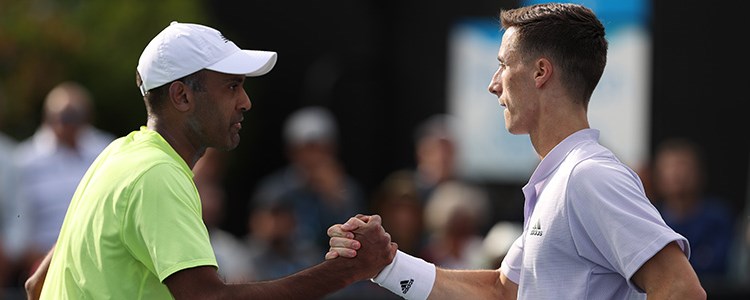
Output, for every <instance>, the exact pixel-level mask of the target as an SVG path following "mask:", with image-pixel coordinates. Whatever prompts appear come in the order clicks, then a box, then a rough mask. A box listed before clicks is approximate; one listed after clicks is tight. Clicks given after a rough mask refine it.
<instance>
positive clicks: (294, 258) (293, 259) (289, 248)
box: [246, 199, 328, 280]
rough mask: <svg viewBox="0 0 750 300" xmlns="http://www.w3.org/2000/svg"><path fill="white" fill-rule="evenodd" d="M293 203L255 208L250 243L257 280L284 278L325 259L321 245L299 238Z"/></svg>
mask: <svg viewBox="0 0 750 300" xmlns="http://www.w3.org/2000/svg"><path fill="white" fill-rule="evenodd" d="M292 201H293V200H291V199H280V200H277V201H270V202H262V203H259V204H258V206H256V207H253V209H252V212H251V214H250V218H249V221H248V236H247V239H246V242H247V246H248V249H249V251H250V252H249V257H250V259H251V263H252V266H253V271H252V273H253V275H254V279H255V280H270V279H276V278H281V277H284V276H286V275H289V274H292V273H295V272H297V271H300V270H302V269H305V268H307V267H309V266H312V265H314V264H316V263H318V262H320V261H322V260H323V256H321V254H320V253H321V251H323V250H322V249H320V248H319V247H318V245H316V244H314V243H312V241H310V240H309V239H308V240H305V239H302V240H298V239H297V238H296V237H295V231H296V228H297V227H298V224H297V216H296V214H295V208H294V205H293V203H292ZM325 250H328V248H326V249H325Z"/></svg>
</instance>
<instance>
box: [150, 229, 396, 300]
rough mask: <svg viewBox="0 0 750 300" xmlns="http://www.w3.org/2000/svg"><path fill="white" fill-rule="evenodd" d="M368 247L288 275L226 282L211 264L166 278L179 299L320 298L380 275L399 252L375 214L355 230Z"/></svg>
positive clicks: (361, 242) (167, 283)
mask: <svg viewBox="0 0 750 300" xmlns="http://www.w3.org/2000/svg"><path fill="white" fill-rule="evenodd" d="M354 235H355V236H357V238H359V239H360V241H359V243H360V244H361V245H362V246H363V247H365V248H367V249H363V250H361V251H362V253H363V255H361V256H360V257H357V258H355V259H336V260H326V261H324V262H322V263H320V264H318V265H316V266H313V267H310V268H308V269H305V270H302V271H299V272H297V273H295V274H292V275H289V276H286V277H284V278H280V279H276V280H270V281H262V282H253V283H245V284H226V283H224V282H223V281H222V280H221V279H220V278H219V276H218V274H217V272H216V269H215V268H213V267H211V266H203V267H196V268H191V269H185V270H181V271H178V272H176V273H174V274H172V275H170V276H169V277H167V278H166V279H165V280H164V283H165V284H166V285H167V287H169V290H170V292H171V293H172V295H173V296H174V297H175V299H178V300H181V299H250V298H252V299H319V298H323V297H324V296H325V295H327V294H330V293H332V292H335V291H337V290H340V289H342V288H344V287H346V286H347V285H349V284H352V283H354V282H356V281H360V280H364V279H369V278H372V277H374V276H375V275H377V273H378V272H380V270H382V269H383V268H384V267H385V266H386V265H388V264H389V263H391V261H392V260H393V257H394V256H395V255H396V250H397V246H396V244H394V243H391V239H390V236H389V235H388V234H386V233H385V231H384V230H383V227H382V226H381V225H380V218H379V217H378V218H371V219H370V220H369V221H368V222H367V224H365V225H363V226H362V227H361V228H359V229H357V230H356V231H354Z"/></svg>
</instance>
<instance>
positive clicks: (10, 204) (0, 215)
mask: <svg viewBox="0 0 750 300" xmlns="http://www.w3.org/2000/svg"><path fill="white" fill-rule="evenodd" d="M16 144H17V142H16V141H15V140H14V139H13V138H11V137H9V136H7V135H5V134H4V133H2V132H0V299H3V295H4V294H5V290H6V289H7V288H9V287H10V286H11V285H12V283H11V277H12V275H13V266H12V264H11V258H10V257H9V256H8V254H7V252H8V251H7V249H6V245H7V244H8V243H9V240H10V237H9V234H10V232H9V230H8V228H10V226H11V223H12V222H15V220H16V218H15V217H16V209H15V206H14V203H15V202H14V201H13V200H14V192H13V191H14V190H15V183H14V182H13V179H14V176H15V171H14V170H13V167H14V166H13V160H12V159H11V156H12V154H13V151H14V149H15V147H16Z"/></svg>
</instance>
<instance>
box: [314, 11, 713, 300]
mask: <svg viewBox="0 0 750 300" xmlns="http://www.w3.org/2000/svg"><path fill="white" fill-rule="evenodd" d="M500 20H501V23H502V26H503V28H505V32H504V33H503V39H502V43H501V45H500V50H499V52H498V61H499V67H498V70H497V71H496V72H495V74H494V75H493V77H492V81H491V83H490V85H489V91H490V93H492V94H494V95H496V96H497V97H498V102H499V104H500V105H501V106H502V107H503V108H504V117H505V127H506V129H507V130H508V131H509V132H510V133H512V134H528V135H529V138H530V139H531V144H532V145H533V147H534V150H535V151H536V153H537V154H538V155H539V157H540V158H541V162H540V163H539V166H538V167H537V168H536V170H535V171H534V173H533V174H532V175H531V179H530V180H529V182H528V184H527V185H526V186H524V188H523V192H524V195H525V198H526V203H525V208H524V216H525V219H524V231H523V234H522V235H521V236H520V237H519V238H518V239H517V240H516V241H515V243H514V244H513V246H512V247H511V249H510V250H509V251H508V253H507V255H506V256H505V258H504V260H503V262H502V265H501V267H500V269H498V270H448V269H443V268H435V266H434V265H432V264H430V263H427V262H425V261H424V260H422V259H419V258H416V257H412V256H409V255H406V254H404V253H402V252H399V253H398V254H397V255H396V258H395V259H394V261H393V263H391V264H390V265H388V266H387V267H386V268H384V269H383V270H381V271H380V273H379V275H377V276H376V277H374V278H373V279H372V280H373V281H374V282H376V283H378V284H379V285H381V286H383V287H385V288H387V289H389V290H390V291H392V292H393V293H396V294H398V295H401V296H402V297H404V298H407V299H426V298H428V297H429V298H430V299H516V298H519V299H645V298H646V297H648V298H649V299H667V298H669V299H705V298H706V293H705V290H704V289H703V287H702V286H701V284H700V281H699V280H698V277H697V276H696V273H695V271H694V270H693V268H692V267H691V265H690V263H689V262H688V257H689V254H690V248H689V244H688V241H687V239H685V238H684V237H683V236H681V235H679V234H677V233H676V232H675V231H674V230H672V229H671V228H670V227H669V226H667V225H666V224H665V222H664V220H663V219H662V218H661V216H660V214H659V212H658V211H657V210H656V208H655V207H654V206H653V205H652V204H651V202H650V201H649V199H648V198H647V197H646V195H645V193H644V189H643V185H642V183H641V181H640V179H639V177H638V176H637V175H636V173H635V172H633V171H632V170H631V169H630V168H628V167H627V166H626V165H625V164H623V163H622V162H620V161H619V160H618V159H617V157H615V155H613V154H612V152H611V151H610V150H608V149H606V148H605V147H603V146H601V145H600V144H599V143H598V138H599V131H597V130H596V129H591V128H590V126H589V122H588V117H587V108H588V102H589V100H590V97H591V94H592V93H593V91H594V88H595V87H596V85H597V83H598V82H599V79H600V78H601V75H602V73H603V71H604V66H605V65H606V60H607V46H608V43H607V40H606V39H605V32H604V27H603V26H602V23H601V22H600V21H599V20H598V18H597V17H596V15H595V14H594V13H593V12H592V11H591V10H590V9H588V8H586V7H584V6H581V5H577V4H560V3H548V4H538V5H531V6H526V7H521V8H518V9H512V10H504V11H502V12H501V13H500ZM370 217H371V216H361V215H360V216H356V217H353V218H351V219H349V220H348V221H347V222H346V223H345V224H337V225H334V226H332V227H330V228H329V231H328V233H329V236H331V240H330V243H331V249H330V251H329V252H328V254H326V258H327V259H336V257H338V256H341V257H354V256H356V252H357V250H355V249H359V248H358V247H359V246H360V245H359V243H358V242H359V241H358V240H363V238H364V237H361V236H357V240H354V237H355V236H354V234H352V233H351V230H354V229H356V228H358V226H361V225H363V222H364V221H367V220H368V219H369V218H370Z"/></svg>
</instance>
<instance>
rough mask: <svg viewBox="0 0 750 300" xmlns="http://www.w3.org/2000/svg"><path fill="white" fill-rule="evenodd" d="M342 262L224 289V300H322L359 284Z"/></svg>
mask: <svg viewBox="0 0 750 300" xmlns="http://www.w3.org/2000/svg"><path fill="white" fill-rule="evenodd" d="M357 276H358V275H357V274H355V273H354V272H353V268H352V267H350V266H348V265H347V264H346V261H345V260H344V259H337V260H330V261H324V262H322V263H320V264H318V265H316V266H313V267H311V268H308V269H305V270H302V271H299V272H297V273H295V274H292V275H289V276H286V277H283V278H279V279H275V280H270V281H261V282H252V283H246V284H234V285H228V286H227V291H226V292H227V293H226V294H225V296H226V297H224V298H225V299H250V298H252V299H289V300H294V299H321V298H323V297H325V296H326V295H328V294H331V293H333V292H336V291H338V290H340V289H343V288H344V287H346V286H348V285H350V284H352V283H354V282H356V281H358V280H357V279H356V278H357Z"/></svg>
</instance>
